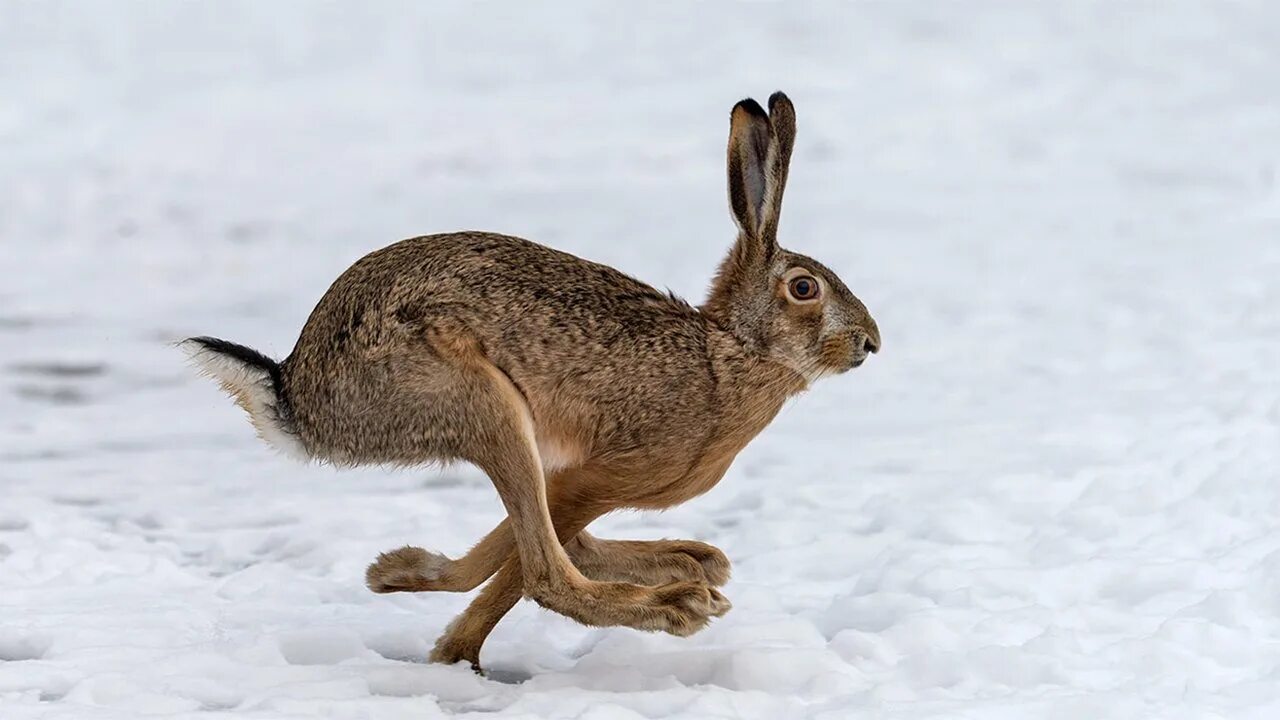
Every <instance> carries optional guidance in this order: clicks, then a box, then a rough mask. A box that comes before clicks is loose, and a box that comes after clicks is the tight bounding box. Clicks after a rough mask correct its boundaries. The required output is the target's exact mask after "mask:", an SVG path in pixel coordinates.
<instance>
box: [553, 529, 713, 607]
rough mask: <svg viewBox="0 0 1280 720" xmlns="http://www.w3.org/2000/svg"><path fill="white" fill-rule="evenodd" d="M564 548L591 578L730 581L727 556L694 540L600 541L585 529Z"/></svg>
mask: <svg viewBox="0 0 1280 720" xmlns="http://www.w3.org/2000/svg"><path fill="white" fill-rule="evenodd" d="M565 550H566V551H568V553H569V558H570V559H571V560H573V564H574V565H575V566H576V567H577V568H578V570H580V571H582V574H583V575H586V576H587V577H589V578H591V579H592V580H622V581H625V582H634V583H639V584H641V585H662V584H664V583H670V582H680V581H692V582H702V583H706V584H708V585H711V586H713V587H719V586H721V585H724V584H725V583H727V582H729V558H727V557H725V554H724V553H723V552H721V551H720V549H719V548H717V547H715V546H714V545H708V544H707V543H702V542H697V541H696V540H601V539H600V538H597V537H594V536H592V535H589V534H587V533H586V532H585V531H584V532H580V533H578V535H577V536H576V537H574V539H573V540H571V541H569V543H568V544H567V545H565ZM725 610H728V608H725Z"/></svg>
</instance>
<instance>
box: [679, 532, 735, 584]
mask: <svg viewBox="0 0 1280 720" xmlns="http://www.w3.org/2000/svg"><path fill="white" fill-rule="evenodd" d="M669 552H670V553H671V554H675V555H684V556H686V557H691V558H693V559H694V561H696V562H697V563H698V566H699V567H700V568H701V570H702V574H703V577H705V578H706V582H707V584H708V585H711V586H713V587H720V586H721V585H724V584H725V583H727V582H729V574H730V572H731V570H732V566H731V565H730V564H729V558H728V557H726V556H725V554H724V553H723V552H721V550H720V548H718V547H716V546H714V545H708V544H707V543H704V542H698V541H696V540H672V541H671V548H670V550H669Z"/></svg>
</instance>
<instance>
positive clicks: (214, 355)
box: [178, 337, 311, 461]
mask: <svg viewBox="0 0 1280 720" xmlns="http://www.w3.org/2000/svg"><path fill="white" fill-rule="evenodd" d="M178 346H179V347H181V348H182V350H183V351H184V352H186V353H187V356H188V357H189V358H191V361H192V362H193V363H195V365H196V366H197V367H199V368H200V372H201V373H203V374H205V375H208V376H209V377H211V378H213V379H214V380H217V381H218V383H219V384H221V385H222V389H223V390H225V391H226V392H227V393H228V394H230V395H231V397H232V398H233V399H234V400H235V401H236V404H237V405H239V406H240V407H242V408H244V411H245V412H247V413H249V420H250V422H252V423H253V427H254V428H255V429H257V431H258V436H259V437H261V438H262V439H263V440H265V441H267V443H268V444H270V445H271V446H273V447H275V448H276V449H277V450H279V451H281V452H283V453H284V454H286V455H289V456H290V457H294V458H297V459H300V460H304V461H305V460H310V459H311V453H309V452H307V449H306V447H304V446H303V444H302V441H301V439H299V437H298V431H297V427H296V426H295V425H294V422H293V412H292V410H291V408H290V406H289V399H288V396H287V394H286V393H285V387H284V376H283V374H282V373H281V370H280V363H278V362H276V361H275V360H272V359H271V358H269V357H267V356H266V355H263V354H262V353H260V352H258V351H257V350H254V349H252V348H247V347H245V346H243V345H237V344H235V343H233V342H228V341H226V340H219V339H218V338H212V337H193V338H188V339H186V340H183V341H182V342H181V343H179V345H178Z"/></svg>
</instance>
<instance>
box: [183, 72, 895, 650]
mask: <svg viewBox="0 0 1280 720" xmlns="http://www.w3.org/2000/svg"><path fill="white" fill-rule="evenodd" d="M794 140H795V111H794V109H793V108H792V105H791V101H790V100H788V99H787V97H786V96H785V95H783V94H782V93H775V94H774V95H773V96H772V97H770V98H769V110H768V112H766V111H765V110H764V109H763V108H761V107H760V105H759V104H757V103H756V102H755V101H754V100H743V101H742V102H740V103H738V104H737V105H735V106H734V108H733V112H732V114H731V118H730V128H729V148H728V176H729V201H730V203H729V204H730V207H731V209H732V211H733V217H734V220H735V222H736V223H737V225H738V238H737V241H736V242H735V243H734V245H733V248H732V249H731V250H730V251H729V254H728V256H727V257H726V258H725V259H724V261H723V262H722V263H721V265H720V268H719V271H718V272H717V273H716V276H715V280H714V281H713V283H712V286H711V292H710V296H709V297H708V299H707V301H706V302H705V303H704V304H703V305H702V306H701V307H696V308H695V307H693V306H691V305H689V304H688V303H686V302H684V301H683V300H680V299H678V298H675V297H673V296H671V295H670V294H668V293H663V292H659V291H658V290H655V289H654V288H652V287H649V286H648V285H645V284H644V283H642V282H639V281H638V280H635V279H634V278H631V277H628V276H627V275H624V274H623V273H621V272H618V271H617V270H614V269H613V268H610V267H607V266H604V265H599V264H597V263H593V262H590V261H587V260H583V259H581V258H578V257H574V256H573V255H569V254H567V253H563V252H559V251H556V250H552V249H550V248H547V247H544V246H542V245H537V244H535V243H532V242H529V241H527V240H522V239H520V238H515V237H509V236H505V235H495V234H492V233H484V232H459V233H449V234H444V235H431V236H426V237H419V238H413V239H410V240H404V241H402V242H399V243H396V244H394V245H391V246H389V247H386V248H384V249H382V250H378V251H376V252H373V253H370V254H369V255H367V256H365V257H364V258H363V259H361V260H360V261H358V262H356V264H355V265H352V266H351V268H350V269H348V270H347V271H346V272H345V273H343V274H342V276H341V277H339V278H338V279H337V280H336V281H335V282H334V283H333V286H332V287H330V288H329V291H328V292H327V293H325V295H324V297H323V298H321V299H320V302H319V304H318V305H316V308H315V310H314V311H313V312H312V313H311V317H310V319H308V320H307V323H306V326H305V327H304V328H303V329H302V335H301V337H299V339H298V342H297V345H296V346H295V347H294V349H293V352H292V353H291V354H290V355H289V357H287V358H285V359H284V360H283V361H282V362H279V363H277V362H275V361H274V360H272V359H270V358H268V357H266V356H264V355H262V354H260V353H258V352H256V351H253V350H250V349H249V348H246V347H242V346H240V345H236V344H234V343H230V342H227V341H225V340H218V339H215V338H208V337H198V338H192V339H190V340H187V341H185V342H184V343H183V346H184V348H185V349H187V351H188V352H189V353H190V355H191V356H192V358H194V360H195V361H196V362H197V363H198V364H199V366H200V367H201V369H202V370H204V372H206V373H207V374H209V375H211V376H213V377H214V378H215V379H217V380H218V381H219V382H220V383H221V384H222V387H223V389H225V390H226V391H227V392H228V393H230V394H231V395H232V396H233V397H234V398H235V400H236V402H237V403H239V404H240V406H241V407H243V408H244V409H245V410H246V411H247V412H248V413H249V417H250V419H251V420H252V422H253V424H254V426H255V427H256V428H257V430H258V433H259V434H260V435H261V436H262V437H263V438H264V439H265V440H267V441H268V442H269V443H271V444H273V445H275V446H276V447H278V448H280V449H282V450H285V451H287V452H289V453H291V454H293V455H296V456H299V457H302V458H306V459H316V460H321V461H326V462H332V463H336V464H341V465H359V464H373V463H393V464H402V465H413V464H422V463H430V462H448V461H455V460H461V461H466V462H470V463H473V464H475V465H477V466H478V467H480V468H481V469H482V470H484V471H485V472H486V473H487V474H488V475H489V477H490V478H491V479H492V480H493V483H494V485H495V486H496V487H497V490H498V494H499V495H500V497H501V498H502V503H503V505H504V506H505V507H506V510H507V519H506V520H504V521H503V522H502V523H501V524H500V525H498V527H497V528H495V529H494V530H493V531H492V532H490V533H489V534H488V535H487V536H486V537H485V538H484V539H482V540H481V541H480V543H479V544H477V545H476V546H475V548H473V549H472V550H471V551H470V552H469V553H467V554H466V555H465V556H463V557H461V558H458V559H456V560H455V559H450V558H447V557H445V556H443V555H440V554H437V553H431V552H427V551H426V550H422V549H419V548H413V547H406V548H401V549H399V550H394V551H391V552H387V553H384V554H383V555H382V556H380V557H379V558H378V560H377V562H375V563H374V564H373V565H371V566H370V567H369V571H368V577H367V580H368V584H369V587H370V588H371V589H373V590H374V591H376V592H396V591H410V592H420V591H428V590H447V591H455V592H457V591H466V590H471V589H473V588H475V587H477V586H478V585H480V584H481V583H483V582H484V581H485V580H487V579H488V578H490V577H491V576H494V574H495V573H496V574H497V575H496V577H494V579H493V580H492V581H491V582H490V583H489V584H488V585H487V586H486V587H485V589H484V591H483V592H482V593H481V594H480V596H479V597H478V598H477V599H476V600H475V602H473V603H472V604H471V606H470V607H469V608H468V609H467V611H466V612H465V613H463V615H461V616H460V617H459V618H458V619H457V620H455V621H454V622H453V623H452V624H451V625H450V626H449V628H448V629H447V630H446V632H445V635H444V636H443V637H442V638H441V639H440V640H439V642H438V643H437V645H436V649H435V651H434V652H433V654H432V659H434V660H438V661H441V662H456V661H458V660H468V661H470V662H471V663H472V664H473V665H478V662H479V656H480V646H481V645H482V644H483V642H484V639H485V637H486V636H487V635H488V634H489V631H490V630H492V629H493V626H494V625H495V624H497V622H498V620H499V619H501V618H502V616H503V615H504V614H505V613H506V612H507V611H508V610H509V609H510V608H511V607H512V606H513V605H514V604H515V603H516V602H517V601H518V600H519V599H520V598H521V597H522V596H526V597H530V598H532V599H533V600H535V601H536V602H538V603H539V604H541V605H543V606H544V607H546V608H549V609H551V610H554V611H556V612H558V613H561V614H564V615H567V616H568V617H571V618H573V619H575V620H577V621H579V622H582V623H586V624H588V625H627V626H630V627H634V628H639V629H641V630H661V631H664V632H669V633H672V634H676V635H688V634H691V633H694V632H697V631H698V630H699V629H701V628H702V627H703V626H704V625H706V624H707V622H708V621H709V620H710V619H711V618H713V617H717V616H720V615H723V614H724V613H725V612H727V611H728V610H729V607H730V605H729V601H728V600H726V599H725V597H724V596H723V595H721V594H720V592H719V591H718V590H716V587H717V586H719V585H722V584H724V583H725V582H726V581H727V580H728V578H729V561H728V560H727V559H726V558H725V556H724V554H723V553H721V552H720V551H719V550H718V549H716V548H714V547H712V546H710V545H706V544H703V543H698V542H692V541H667V540H664V541H657V542H621V541H609V540H599V539H596V538H594V537H591V536H590V535H588V534H587V533H586V532H585V528H586V527H587V525H588V524H590V523H591V521H592V520H594V519H596V518H597V517H599V516H600V515H602V514H604V513H607V512H609V511H611V510H615V509H618V508H624V507H627V508H664V507H670V506H672V505H676V504H678V503H681V502H684V501H686V500H688V499H690V498H692V497H694V496H696V495H699V494H701V493H703V492H706V491H707V490H708V489H710V488H711V487H712V486H713V485H715V484H716V482H717V481H718V480H719V479H720V477H721V476H722V475H723V474H724V472H725V470H726V469H727V468H728V467H729V464H730V463H732V462H733V458H734V456H735V455H737V453H738V451H740V450H741V449H742V448H743V447H744V446H745V445H746V444H747V443H748V442H750V440H751V439H752V438H753V437H755V436H756V434H757V433H759V432H760V431H761V430H762V429H764V427H765V426H766V425H768V424H769V422H770V421H771V420H772V419H773V417H774V415H775V414H777V412H778V410H779V409H780V408H781V407H782V404H783V402H785V401H786V400H787V398H789V397H791V396H793V395H795V394H796V393H799V392H801V391H802V390H805V389H806V388H807V387H808V386H809V385H810V384H811V383H812V382H813V381H815V380H816V379H818V378H820V377H822V376H824V375H829V374H835V373H841V372H844V371H846V370H849V369H851V368H854V367H857V366H858V365H860V364H862V362H863V360H865V359H866V357H867V355H868V354H870V353H874V352H876V350H878V349H879V346H880V332H879V330H878V328H877V327H876V324H875V321H873V320H872V319H871V315H870V314H869V313H868V312H867V308H866V307H865V306H864V305H863V304H862V302H861V301H860V300H858V298H856V297H854V295H853V294H852V293H851V292H849V289H848V288H846V287H845V285H844V283H843V282H841V281H840V279H839V278H838V277H836V275H835V273H833V272H831V271H830V270H828V269H827V268H826V267H825V266H823V265H822V264H821V263H819V262H817V261H815V260H813V259H811V258H808V257H805V256H803V255H799V254H796V253H793V252H790V251H787V250H784V249H782V248H781V247H780V246H779V245H778V241H777V232H778V218H779V213H780V212H781V208H782V194H783V190H784V188H785V186H786V181H787V169H788V165H789V162H790V159H791V149H792V144H793V142H794Z"/></svg>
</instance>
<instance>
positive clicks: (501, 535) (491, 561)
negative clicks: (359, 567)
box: [365, 520, 515, 593]
mask: <svg viewBox="0 0 1280 720" xmlns="http://www.w3.org/2000/svg"><path fill="white" fill-rule="evenodd" d="M514 547H515V540H514V538H512V537H511V525H510V523H509V522H508V521H506V520H503V521H502V522H501V523H499V524H498V527H496V528H494V529H493V530H492V531H491V532H490V533H489V534H488V535H485V536H484V538H483V539H482V540H481V541H480V542H478V543H476V545H475V547H473V548H471V550H470V551H469V552H468V553H467V554H466V555H463V556H462V557H460V558H458V559H457V560H451V559H449V558H447V557H445V556H444V555H441V554H439V553H434V552H431V551H429V550H423V549H422V548H419V547H412V546H409V545H406V546H405V547H402V548H397V549H395V550H388V551H387V552H384V553H382V554H381V555H379V556H378V559H377V560H376V561H375V562H374V563H373V564H372V565H370V566H369V569H368V570H366V571H365V584H366V585H368V586H369V589H370V590H372V591H374V592H376V593H392V592H432V591H435V592H440V591H443V592H470V591H471V590H474V589H476V588H477V587H479V586H480V583H482V582H484V581H485V580H488V579H489V577H490V576H492V575H493V574H494V573H495V572H497V571H498V569H499V568H501V567H502V563H504V562H506V560H507V558H508V557H509V556H510V555H511V551H512V549H513V548H514Z"/></svg>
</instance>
